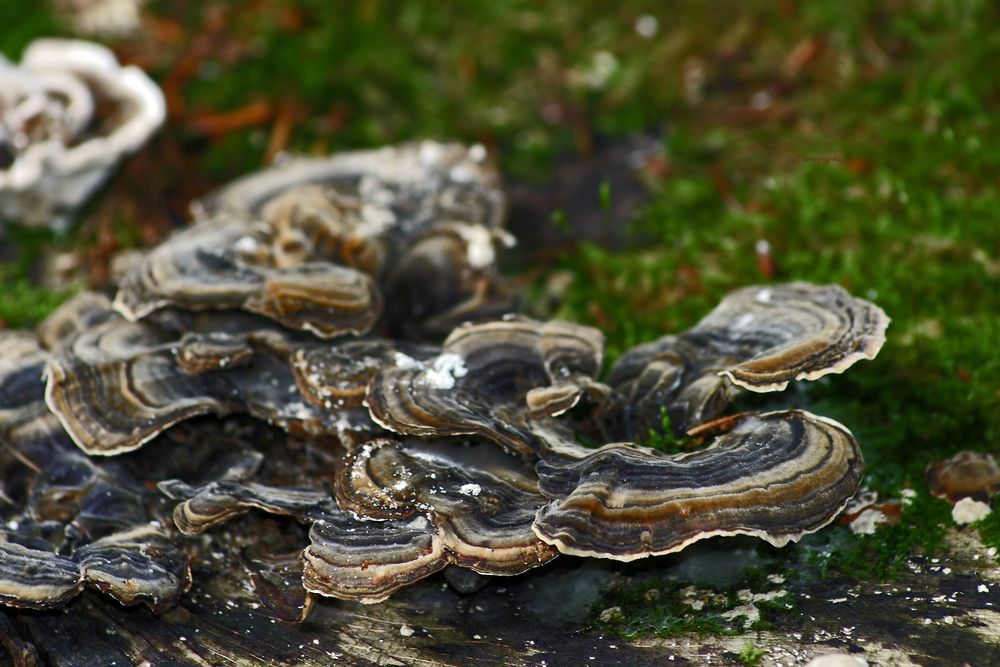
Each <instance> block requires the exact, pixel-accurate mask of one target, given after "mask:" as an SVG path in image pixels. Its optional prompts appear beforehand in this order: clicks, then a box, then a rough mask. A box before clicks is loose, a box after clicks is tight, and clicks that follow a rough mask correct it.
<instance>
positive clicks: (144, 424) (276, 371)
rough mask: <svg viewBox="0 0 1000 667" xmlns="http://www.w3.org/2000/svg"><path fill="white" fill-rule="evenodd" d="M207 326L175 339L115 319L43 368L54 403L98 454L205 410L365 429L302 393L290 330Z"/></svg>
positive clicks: (287, 424) (133, 444) (328, 428)
mask: <svg viewBox="0 0 1000 667" xmlns="http://www.w3.org/2000/svg"><path fill="white" fill-rule="evenodd" d="M219 317H220V318H222V317H224V316H221V315H220V316H219ZM201 326H205V327H206V328H208V329H209V330H208V331H206V332H204V333H202V332H198V331H189V332H188V333H186V334H183V335H181V336H178V335H177V334H175V333H172V332H170V331H168V330H165V329H163V328H160V327H158V326H156V325H155V324H153V323H151V322H147V321H142V322H128V321H125V320H122V319H118V318H113V319H109V320H108V321H106V322H103V323H102V324H99V325H98V326H95V327H92V328H90V329H88V330H86V331H84V332H82V333H80V334H79V335H76V336H74V337H72V338H70V339H69V340H67V341H64V342H63V343H62V344H60V345H59V346H58V347H57V349H56V350H55V352H54V353H53V355H52V359H51V360H50V361H49V363H48V365H47V367H46V371H45V372H46V376H47V379H48V384H47V389H46V401H47V403H48V405H49V408H50V409H51V410H52V412H53V413H55V414H56V415H58V416H59V419H60V420H61V421H62V423H63V426H64V427H65V428H66V431H67V432H68V433H69V434H70V435H71V436H72V437H73V440H74V441H76V443H77V444H78V445H79V446H80V447H81V448H82V449H83V450H84V451H86V452H87V453H89V454H95V455H112V454H119V453H122V452H126V451H130V450H133V449H136V448H137V447H139V446H141V445H142V444H143V443H145V442H147V441H148V440H150V439H151V438H153V437H155V436H156V435H158V434H159V433H161V432H162V431H163V430H165V429H167V428H169V427H170V426H172V425H174V424H176V423H178V422H180V421H183V420H186V419H190V418H191V417H194V416H196V415H201V414H209V413H210V414H216V415H226V414H231V413H234V412H248V413H250V414H252V415H254V416H256V417H258V418H260V419H264V420H266V421H268V422H270V423H274V424H278V425H281V426H282V427H283V428H285V429H286V430H290V431H293V432H297V433H308V434H315V435H319V434H326V433H333V434H336V433H338V432H339V431H340V430H345V429H346V430H351V429H354V428H357V429H361V430H365V429H367V428H368V424H369V423H370V422H368V420H367V418H366V417H365V416H364V415H349V416H346V417H345V416H344V415H340V414H338V413H337V412H336V411H330V410H323V409H320V408H318V407H317V406H314V405H313V404H311V403H309V402H308V401H306V400H304V399H303V397H302V395H301V394H300V393H299V390H298V387H297V385H296V382H295V378H294V375H293V373H292V370H291V367H290V366H289V362H288V356H289V355H290V354H291V353H292V351H293V350H295V349H298V348H297V347H296V345H297V343H295V341H294V339H293V338H290V336H291V333H290V332H287V331H282V330H280V329H276V328H273V327H269V326H268V325H266V324H263V325H262V324H260V323H258V322H255V321H253V320H248V321H243V322H241V321H240V320H239V318H229V322H228V323H227V325H226V326H228V328H229V329H230V331H229V332H226V333H224V332H222V331H218V330H214V331H213V330H212V328H213V327H214V328H216V329H218V328H221V325H220V323H219V322H218V321H216V319H215V318H209V319H208V320H207V321H204V322H202V323H201ZM241 329H242V330H241ZM307 344H310V343H303V345H307ZM311 344H317V343H311Z"/></svg>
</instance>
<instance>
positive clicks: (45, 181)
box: [0, 39, 166, 228]
mask: <svg viewBox="0 0 1000 667" xmlns="http://www.w3.org/2000/svg"><path fill="white" fill-rule="evenodd" d="M165 117H166V103H165V101H164V98H163V94H162V93H161V92H160V89H159V88H157V87H156V84H154V83H153V82H152V81H151V80H150V79H149V77H147V76H146V75H145V74H144V73H143V72H142V70H140V69H138V68H136V67H133V66H126V67H123V66H121V65H120V64H119V63H118V61H117V59H116V58H115V56H114V54H113V53H111V51H109V50H107V49H106V48H104V47H103V46H101V45H99V44H94V43H91V42H84V41H79V40H68V39H39V40H36V41H34V42H32V43H31V44H30V45H29V46H28V48H27V49H26V50H25V51H24V54H23V55H22V57H21V62H20V64H18V65H14V64H12V63H10V62H8V61H7V60H5V59H4V58H3V57H2V56H0V221H4V220H7V221H16V222H20V223H22V224H26V225H30V226H50V227H56V228H61V227H64V226H65V225H66V224H67V222H68V221H69V218H70V216H71V215H72V213H73V212H74V211H75V210H76V209H77V208H78V207H79V206H81V205H82V204H83V203H84V202H85V201H86V200H87V199H88V198H89V197H90V195H91V194H92V193H93V191H94V190H96V189H97V188H98V187H99V186H100V185H101V184H102V183H103V182H104V181H105V180H106V179H107V178H108V176H109V175H110V174H111V171H112V169H113V168H114V167H115V166H116V165H117V164H118V162H119V161H120V160H121V159H122V158H123V157H125V156H126V155H128V154H129V153H133V152H135V151H136V150H138V149H139V148H141V147H142V146H143V145H144V144H145V143H146V141H147V140H148V139H149V137H150V136H151V135H152V134H153V132H155V131H156V130H157V129H158V128H159V127H160V125H162V124H163V120H164V118H165Z"/></svg>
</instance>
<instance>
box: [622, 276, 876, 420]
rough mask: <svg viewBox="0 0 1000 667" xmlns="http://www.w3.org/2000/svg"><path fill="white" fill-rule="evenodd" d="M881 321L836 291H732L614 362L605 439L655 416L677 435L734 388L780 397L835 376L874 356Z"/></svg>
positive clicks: (869, 307)
mask: <svg viewBox="0 0 1000 667" xmlns="http://www.w3.org/2000/svg"><path fill="white" fill-rule="evenodd" d="M888 324H889V318H888V317H887V316H886V314H885V313H884V312H883V311H882V309H881V308H879V307H878V306H876V305H874V304H872V303H870V302H868V301H865V300H863V299H858V298H855V297H852V296H851V295H850V294H848V293H847V292H846V291H845V290H844V289H843V288H841V287H839V286H837V285H810V284H807V283H787V284H778V285H766V286H757V287H746V288H743V289H739V290H736V291H735V292H732V293H731V294H729V295H728V296H726V298H725V299H723V300H722V302H721V303H719V305H718V306H716V307H715V308H714V309H713V310H712V312H710V313H709V314H708V315H706V316H705V317H704V318H702V320H701V321H700V322H699V323H698V324H697V325H695V326H694V327H692V328H691V329H688V330H687V331H685V332H683V333H680V334H677V335H670V336H664V337H663V338H660V339H658V340H656V341H653V342H651V343H646V344H644V345H640V346H638V347H636V348H634V349H632V350H630V351H629V352H627V353H626V354H624V355H622V357H621V358H620V359H619V360H618V362H617V363H616V364H615V365H614V367H613V368H612V369H611V372H610V373H609V375H608V379H607V382H608V384H609V385H610V386H611V387H612V389H613V390H614V394H613V397H612V400H611V402H610V404H609V406H608V408H607V410H606V414H605V418H604V422H605V426H606V429H607V431H608V435H609V436H610V437H611V438H624V439H629V440H634V439H639V438H642V437H645V435H646V434H647V433H648V432H649V430H650V429H658V428H659V427H660V425H661V421H662V419H661V411H664V410H665V411H666V413H667V414H668V416H669V417H670V420H671V424H672V426H673V429H674V432H675V433H676V434H678V435H679V434H682V433H684V432H685V431H687V430H688V429H689V428H692V427H694V426H697V425H698V424H701V423H704V422H707V421H711V420H713V419H716V418H717V417H720V416H722V414H723V413H724V411H725V409H726V408H727V407H728V406H729V404H730V403H731V402H732V399H733V397H734V396H735V394H736V392H737V391H738V389H737V387H742V388H744V389H748V390H750V391H756V392H770V391H781V390H782V389H784V388H785V387H787V385H788V383H789V382H790V381H794V380H815V379H817V378H819V377H822V376H824V375H827V374H829V373H840V372H842V371H844V370H845V369H847V368H848V367H850V366H851V365H852V364H854V363H855V362H856V361H858V360H860V359H873V358H874V357H875V355H876V354H878V351H879V350H880V349H881V347H882V344H883V343H884V342H885V330H886V327H887V326H888Z"/></svg>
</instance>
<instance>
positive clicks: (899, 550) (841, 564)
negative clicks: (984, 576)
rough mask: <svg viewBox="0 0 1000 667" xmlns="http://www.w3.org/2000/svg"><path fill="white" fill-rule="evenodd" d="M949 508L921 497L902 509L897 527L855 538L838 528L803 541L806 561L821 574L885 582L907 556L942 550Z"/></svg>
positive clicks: (846, 529) (931, 498)
mask: <svg viewBox="0 0 1000 667" xmlns="http://www.w3.org/2000/svg"><path fill="white" fill-rule="evenodd" d="M950 523H951V515H950V508H949V505H948V504H947V503H946V502H944V501H943V500H939V499H937V498H933V497H931V496H930V495H928V494H925V493H921V494H918V495H917V496H916V497H914V498H913V502H912V503H911V504H910V505H908V506H907V507H905V508H904V511H903V513H902V517H901V519H900V521H899V523H897V524H895V525H892V526H880V527H879V528H878V530H876V531H875V532H874V533H873V534H871V535H854V534H853V533H852V532H851V531H850V530H849V529H848V528H847V527H844V526H837V527H834V528H830V529H827V530H826V531H824V532H823V533H820V534H817V535H813V536H810V537H809V538H806V539H805V540H803V543H802V549H803V550H804V551H805V552H806V558H807V561H808V562H809V563H810V564H811V565H813V566H814V567H817V568H818V569H819V571H820V572H821V574H824V575H827V574H846V575H849V576H851V577H854V578H857V579H861V580H864V581H884V580H886V579H891V578H892V577H893V576H894V575H896V574H898V573H899V572H900V571H901V568H902V567H903V566H904V565H905V563H906V558H907V556H910V555H913V554H922V555H925V556H935V555H938V554H940V553H941V552H942V551H943V550H944V548H945V541H944V537H945V526H947V525H948V524H950Z"/></svg>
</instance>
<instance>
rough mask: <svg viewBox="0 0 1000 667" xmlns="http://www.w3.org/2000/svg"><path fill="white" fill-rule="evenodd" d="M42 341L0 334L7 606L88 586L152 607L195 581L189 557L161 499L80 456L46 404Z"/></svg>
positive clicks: (2, 564)
mask: <svg viewBox="0 0 1000 667" xmlns="http://www.w3.org/2000/svg"><path fill="white" fill-rule="evenodd" d="M47 361H48V355H47V353H45V352H44V351H43V350H42V348H41V346H40V345H39V344H38V341H37V340H34V339H33V338H31V337H30V336H27V335H24V334H7V333H4V334H0V461H4V460H11V459H8V457H11V458H12V459H13V460H16V461H18V462H19V463H20V464H21V470H20V471H19V472H18V474H17V475H18V476H23V477H24V478H25V481H26V483H25V484H19V485H16V486H15V485H12V484H11V482H14V481H15V478H13V477H8V474H9V473H10V472H11V471H10V469H9V468H7V469H5V471H4V472H5V475H4V477H5V479H4V480H3V481H4V486H3V488H4V490H5V491H8V490H9V491H11V493H6V494H5V495H6V498H5V499H4V500H5V503H0V518H2V519H3V520H4V524H5V525H6V528H5V529H4V530H2V531H0V602H3V603H4V604H8V605H12V606H17V607H27V608H32V609H48V608H53V607H58V606H62V605H63V604H65V603H66V602H67V601H68V600H69V599H71V598H72V597H74V596H75V595H77V594H78V593H79V592H80V591H81V590H82V589H83V588H84V586H88V585H89V586H91V587H93V588H96V589H98V590H100V591H103V592H105V593H107V594H108V595H111V596H112V597H114V598H115V599H117V600H118V601H120V602H122V603H123V604H134V603H139V602H142V603H145V604H146V605H148V606H149V607H151V608H152V609H153V610H154V611H160V610H163V609H166V608H167V607H169V606H171V605H173V604H174V603H175V602H176V601H177V600H178V599H179V598H180V596H181V595H182V594H183V593H184V592H185V591H186V590H187V589H188V587H189V586H190V584H191V575H190V570H189V566H188V560H187V556H186V554H185V553H184V552H183V550H182V549H181V548H180V545H178V544H177V543H176V542H175V541H174V540H173V539H172V537H171V536H170V535H169V533H168V531H167V530H165V529H164V528H163V525H162V523H161V522H160V521H159V518H158V517H157V516H156V514H155V511H154V509H155V506H156V504H157V503H156V497H155V494H152V493H150V492H149V491H148V489H146V487H145V486H144V485H143V484H141V483H140V482H139V480H135V479H133V478H132V477H131V476H130V475H128V474H127V473H126V472H125V471H124V470H122V469H121V468H120V467H117V466H115V467H108V468H104V467H101V466H98V465H96V464H95V463H93V462H91V461H90V460H89V459H88V458H86V457H85V456H83V455H82V454H81V453H80V451H79V450H78V449H77V448H76V446H75V445H74V444H73V442H72V441H71V440H70V439H69V437H68V436H67V435H66V434H65V432H64V431H63V430H62V428H61V426H60V424H59V422H58V420H57V419H56V418H55V417H54V416H53V415H51V414H49V413H48V412H47V410H46V408H45V402H44V400H43V394H44V390H45V385H44V383H43V380H42V369H43V368H44V366H45V364H46V363H47Z"/></svg>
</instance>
